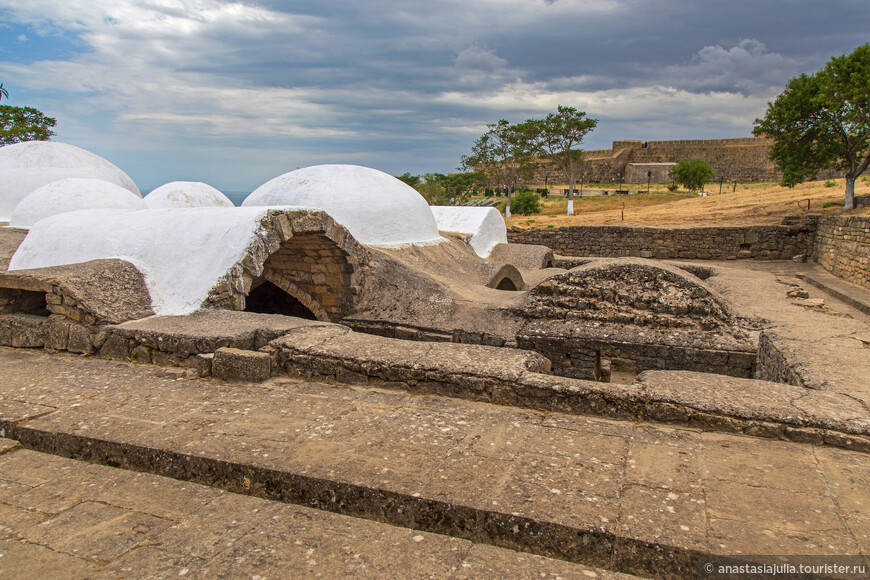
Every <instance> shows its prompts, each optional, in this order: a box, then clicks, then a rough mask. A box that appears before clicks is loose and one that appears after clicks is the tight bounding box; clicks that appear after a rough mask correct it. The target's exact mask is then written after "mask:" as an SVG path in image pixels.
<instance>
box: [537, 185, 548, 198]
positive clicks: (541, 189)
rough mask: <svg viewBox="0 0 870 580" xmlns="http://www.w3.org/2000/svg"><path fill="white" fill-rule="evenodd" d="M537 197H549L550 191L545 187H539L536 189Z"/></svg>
mask: <svg viewBox="0 0 870 580" xmlns="http://www.w3.org/2000/svg"><path fill="white" fill-rule="evenodd" d="M538 195H540V196H541V197H547V196H549V195H550V190H549V189H547V188H546V187H539V188H538Z"/></svg>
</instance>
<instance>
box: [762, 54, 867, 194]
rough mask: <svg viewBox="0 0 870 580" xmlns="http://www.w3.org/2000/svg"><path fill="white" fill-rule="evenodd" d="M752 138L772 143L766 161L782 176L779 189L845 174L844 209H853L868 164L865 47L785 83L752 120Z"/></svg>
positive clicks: (835, 58) (833, 59)
mask: <svg viewBox="0 0 870 580" xmlns="http://www.w3.org/2000/svg"><path fill="white" fill-rule="evenodd" d="M753 133H754V134H755V135H760V136H761V135H763V136H767V137H770V138H771V139H773V145H772V146H771V148H770V158H771V159H772V160H773V161H774V162H775V163H776V164H777V166H778V167H779V168H780V170H782V176H783V178H782V182H783V185H787V186H793V185H795V184H797V183H801V182H802V181H805V180H807V179H813V178H814V177H815V176H816V175H817V174H818V172H819V171H821V170H823V169H839V170H842V171H844V172H845V177H846V199H845V204H844V208H845V209H853V208H854V207H855V180H856V179H858V177H859V176H860V175H861V174H862V173H864V171H866V169H867V166H868V164H870V43H868V44H864V45H862V46H859V47H858V48H856V49H855V50H854V51H853V52H852V53H851V54H848V55H843V56H838V57H834V58H832V59H831V60H830V61H829V62H828V64H826V65H825V66H824V68H822V69H821V70H819V71H818V72H816V73H815V74H812V75H807V74H802V75H800V76H798V77H795V78H793V79H792V80H790V81H789V82H788V84H787V85H786V87H785V90H784V91H783V92H782V94H780V95H779V96H778V97H777V98H776V100H775V101H774V102H773V103H768V106H767V112H766V113H765V115H764V118H763V119H756V120H755V128H754V129H753Z"/></svg>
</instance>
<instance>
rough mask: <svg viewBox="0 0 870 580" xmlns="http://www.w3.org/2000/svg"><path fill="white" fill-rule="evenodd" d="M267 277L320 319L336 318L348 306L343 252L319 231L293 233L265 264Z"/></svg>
mask: <svg viewBox="0 0 870 580" xmlns="http://www.w3.org/2000/svg"><path fill="white" fill-rule="evenodd" d="M263 276H264V277H265V279H266V280H268V281H269V282H271V283H273V284H274V285H275V286H278V287H279V288H281V289H282V290H284V291H285V292H286V293H287V294H289V295H291V296H293V297H294V298H296V300H298V301H299V302H301V303H302V305H303V306H305V307H306V308H307V309H308V310H310V311H311V312H312V313H313V314H314V316H316V317H317V319H318V320H323V321H336V320H340V319H341V318H342V316H343V313H344V310H343V308H344V307H346V306H347V302H348V292H349V276H348V265H347V259H346V258H345V254H344V252H342V251H341V249H340V248H338V247H337V246H336V245H335V244H334V243H333V242H332V240H330V239H329V238H327V237H325V236H323V235H320V234H301V235H298V236H293V238H291V239H290V240H288V241H287V242H285V243H284V244H282V245H281V248H280V249H279V250H278V251H277V252H275V253H273V254H272V255H271V256H269V258H268V259H266V262H265V264H264V273H263Z"/></svg>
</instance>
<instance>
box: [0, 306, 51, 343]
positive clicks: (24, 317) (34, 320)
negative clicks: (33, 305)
mask: <svg viewBox="0 0 870 580" xmlns="http://www.w3.org/2000/svg"><path fill="white" fill-rule="evenodd" d="M47 321H48V319H47V318H45V317H44V316H35V315H33V314H10V315H7V316H5V317H4V322H6V325H8V326H7V328H8V333H9V334H8V335H7V336H4V337H3V338H4V341H3V342H4V343H6V342H7V341H8V343H9V345H11V346H13V347H15V348H42V347H43V346H45V335H46V326H47V325H46V322H47ZM5 334H6V333H4V335H5Z"/></svg>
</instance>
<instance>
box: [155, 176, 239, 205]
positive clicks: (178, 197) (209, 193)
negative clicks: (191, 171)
mask: <svg viewBox="0 0 870 580" xmlns="http://www.w3.org/2000/svg"><path fill="white" fill-rule="evenodd" d="M144 199H145V205H147V206H148V207H149V208H150V209H162V208H168V207H233V202H232V201H230V198H228V197H227V196H225V195H224V194H222V193H221V192H220V191H218V190H217V189H215V188H214V187H212V186H210V185H208V184H207V183H203V182H201V181H172V182H170V183H167V184H165V185H161V186H160V187H158V188H157V189H155V190H153V191H152V192H151V193H149V194H148V195H146V196H145V198H144Z"/></svg>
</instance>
